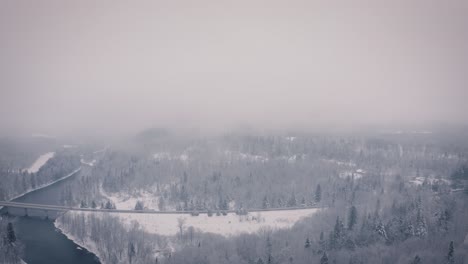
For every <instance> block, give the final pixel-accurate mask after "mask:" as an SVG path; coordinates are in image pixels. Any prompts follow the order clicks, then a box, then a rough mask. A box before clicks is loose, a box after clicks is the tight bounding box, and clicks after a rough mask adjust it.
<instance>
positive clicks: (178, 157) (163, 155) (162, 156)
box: [153, 152, 189, 162]
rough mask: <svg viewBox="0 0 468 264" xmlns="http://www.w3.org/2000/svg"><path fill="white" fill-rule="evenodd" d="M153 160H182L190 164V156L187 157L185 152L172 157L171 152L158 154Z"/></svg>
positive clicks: (155, 154) (154, 155)
mask: <svg viewBox="0 0 468 264" xmlns="http://www.w3.org/2000/svg"><path fill="white" fill-rule="evenodd" d="M153 158H154V159H155V160H157V161H163V160H180V161H183V162H188V160H189V155H187V154H186V153H185V152H184V153H182V154H180V155H172V154H171V153H169V152H158V153H154V154H153Z"/></svg>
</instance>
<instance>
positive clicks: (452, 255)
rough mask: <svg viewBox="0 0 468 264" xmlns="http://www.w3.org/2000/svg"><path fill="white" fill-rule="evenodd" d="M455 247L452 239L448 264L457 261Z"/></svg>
mask: <svg viewBox="0 0 468 264" xmlns="http://www.w3.org/2000/svg"><path fill="white" fill-rule="evenodd" d="M454 253H455V252H454V248H453V241H450V245H449V252H448V254H447V264H453V263H455V254H454Z"/></svg>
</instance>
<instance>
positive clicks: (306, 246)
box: [304, 238, 310, 248]
mask: <svg viewBox="0 0 468 264" xmlns="http://www.w3.org/2000/svg"><path fill="white" fill-rule="evenodd" d="M304 247H305V248H310V240H309V238H307V239H306V242H305V245H304Z"/></svg>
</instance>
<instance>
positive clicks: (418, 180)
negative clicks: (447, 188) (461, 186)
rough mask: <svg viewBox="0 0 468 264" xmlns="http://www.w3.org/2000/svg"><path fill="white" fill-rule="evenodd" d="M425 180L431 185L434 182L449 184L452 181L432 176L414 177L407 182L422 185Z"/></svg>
mask: <svg viewBox="0 0 468 264" xmlns="http://www.w3.org/2000/svg"><path fill="white" fill-rule="evenodd" d="M426 180H427V183H428V184H430V185H433V184H435V183H443V184H447V185H450V184H451V183H452V182H451V181H450V180H447V179H436V178H434V177H427V178H425V177H415V178H414V179H413V180H410V181H409V182H410V183H411V184H414V185H422V184H423V183H424V182H425V181H426Z"/></svg>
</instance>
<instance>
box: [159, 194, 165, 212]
mask: <svg viewBox="0 0 468 264" xmlns="http://www.w3.org/2000/svg"><path fill="white" fill-rule="evenodd" d="M165 207H166V205H165V203H164V197H162V196H160V197H159V200H158V209H159V211H164V210H165Z"/></svg>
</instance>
